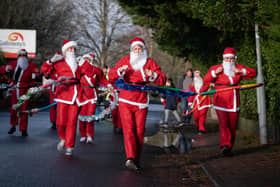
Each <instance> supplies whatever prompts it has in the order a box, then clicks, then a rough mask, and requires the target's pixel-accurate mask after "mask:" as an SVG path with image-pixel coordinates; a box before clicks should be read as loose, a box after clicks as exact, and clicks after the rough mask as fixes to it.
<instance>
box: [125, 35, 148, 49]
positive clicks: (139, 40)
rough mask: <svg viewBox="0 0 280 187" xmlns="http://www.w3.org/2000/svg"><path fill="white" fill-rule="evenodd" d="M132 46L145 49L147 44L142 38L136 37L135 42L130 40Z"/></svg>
mask: <svg viewBox="0 0 280 187" xmlns="http://www.w3.org/2000/svg"><path fill="white" fill-rule="evenodd" d="M129 43H130V46H131V48H133V47H134V46H135V45H141V46H142V47H143V48H144V47H145V42H144V40H143V39H142V38H139V37H135V38H134V39H133V40H130V42H129Z"/></svg>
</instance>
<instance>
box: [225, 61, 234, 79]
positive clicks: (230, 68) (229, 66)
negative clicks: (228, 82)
mask: <svg viewBox="0 0 280 187" xmlns="http://www.w3.org/2000/svg"><path fill="white" fill-rule="evenodd" d="M223 68H224V74H226V75H227V76H229V77H234V75H235V73H234V70H235V62H225V61H223Z"/></svg>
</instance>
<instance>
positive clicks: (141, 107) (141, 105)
mask: <svg viewBox="0 0 280 187" xmlns="http://www.w3.org/2000/svg"><path fill="white" fill-rule="evenodd" d="M119 102H123V103H127V104H131V105H134V106H138V107H139V108H140V109H143V108H147V107H148V106H149V95H148V100H147V103H138V102H134V101H129V100H126V99H123V98H119Z"/></svg>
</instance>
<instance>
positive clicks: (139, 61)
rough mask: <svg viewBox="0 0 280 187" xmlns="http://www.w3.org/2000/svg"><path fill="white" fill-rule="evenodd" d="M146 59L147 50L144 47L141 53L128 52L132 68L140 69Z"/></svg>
mask: <svg viewBox="0 0 280 187" xmlns="http://www.w3.org/2000/svg"><path fill="white" fill-rule="evenodd" d="M147 59H148V55H147V51H146V50H145V49H144V50H143V52H142V53H134V52H133V51H131V52H130V61H129V62H130V65H131V66H132V68H133V69H134V70H139V69H141V68H142V67H143V66H144V65H145V64H146V61H147Z"/></svg>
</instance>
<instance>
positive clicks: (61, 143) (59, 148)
mask: <svg viewBox="0 0 280 187" xmlns="http://www.w3.org/2000/svg"><path fill="white" fill-rule="evenodd" d="M64 145H65V140H60V141H59V142H58V144H57V150H58V151H62V150H63V148H64Z"/></svg>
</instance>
